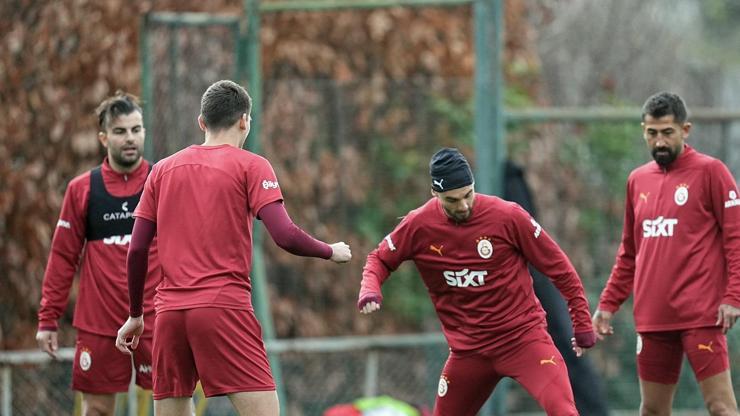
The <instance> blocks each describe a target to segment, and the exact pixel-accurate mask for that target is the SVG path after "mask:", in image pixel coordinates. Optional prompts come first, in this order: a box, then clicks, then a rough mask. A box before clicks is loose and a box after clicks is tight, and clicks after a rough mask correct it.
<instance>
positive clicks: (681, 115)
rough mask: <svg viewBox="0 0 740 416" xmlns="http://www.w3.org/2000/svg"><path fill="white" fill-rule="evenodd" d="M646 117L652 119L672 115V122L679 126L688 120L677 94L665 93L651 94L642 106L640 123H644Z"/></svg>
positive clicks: (682, 102)
mask: <svg viewBox="0 0 740 416" xmlns="http://www.w3.org/2000/svg"><path fill="white" fill-rule="evenodd" d="M647 115H649V116H651V117H653V118H661V117H665V116H671V115H672V116H673V120H674V121H675V122H676V123H679V124H681V123H683V122H685V121H686V119H688V111H687V110H686V103H684V101H683V99H682V98H681V97H680V96H678V94H673V93H671V92H666V91H662V92H659V93H657V94H653V95H652V96H650V98H648V99H647V101H645V104H643V106H642V121H645V116H647Z"/></svg>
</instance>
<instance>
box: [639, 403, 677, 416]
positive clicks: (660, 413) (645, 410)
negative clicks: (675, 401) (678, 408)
mask: <svg viewBox="0 0 740 416" xmlns="http://www.w3.org/2000/svg"><path fill="white" fill-rule="evenodd" d="M670 414H671V406H670V405H668V406H666V405H664V404H658V403H650V402H645V401H643V402H642V403H640V416H670Z"/></svg>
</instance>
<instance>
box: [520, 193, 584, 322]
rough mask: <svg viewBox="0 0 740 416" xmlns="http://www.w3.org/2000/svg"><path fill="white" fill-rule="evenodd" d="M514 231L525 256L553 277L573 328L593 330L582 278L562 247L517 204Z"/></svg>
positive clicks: (551, 278) (541, 270)
mask: <svg viewBox="0 0 740 416" xmlns="http://www.w3.org/2000/svg"><path fill="white" fill-rule="evenodd" d="M512 219H513V223H514V230H513V232H514V235H515V238H516V240H517V241H518V243H519V248H520V249H521V250H522V254H523V255H524V257H525V258H526V259H527V261H529V262H530V263H532V265H533V266H534V267H535V268H537V270H539V271H540V272H542V273H543V274H544V275H546V276H548V277H549V278H550V280H552V282H553V284H555V287H557V288H558V290H559V291H560V293H561V294H562V295H563V297H564V298H565V300H566V301H567V302H568V311H569V313H570V318H571V320H572V321H573V329H574V332H590V331H592V326H591V313H590V311H589V307H588V301H587V300H586V292H585V291H584V290H583V284H581V279H580V277H578V273H576V269H575V268H574V267H573V264H571V262H570V260H569V259H568V257H567V256H566V255H565V253H564V252H563V250H561V249H560V247H559V246H558V245H557V243H555V241H553V239H552V238H551V237H550V236H549V235H548V234H547V232H545V230H544V229H543V228H542V227H541V226H540V225H539V224H538V223H537V221H535V220H534V219H533V218H532V217H531V216H530V215H529V213H527V211H525V210H524V209H523V208H522V207H520V206H519V205H516V204H514V205H513V208H512Z"/></svg>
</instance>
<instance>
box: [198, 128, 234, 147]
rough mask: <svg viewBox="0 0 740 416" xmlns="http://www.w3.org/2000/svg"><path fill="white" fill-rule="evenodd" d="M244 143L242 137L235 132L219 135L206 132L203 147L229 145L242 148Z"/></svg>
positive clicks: (219, 133) (224, 132) (225, 132)
mask: <svg viewBox="0 0 740 416" xmlns="http://www.w3.org/2000/svg"><path fill="white" fill-rule="evenodd" d="M242 142H243V140H242V138H241V137H240V135H238V134H234V132H231V131H228V130H227V131H223V132H218V133H210V132H206V137H205V141H204V142H203V146H221V145H224V144H228V145H230V146H234V147H241V146H240V145H241V143H242Z"/></svg>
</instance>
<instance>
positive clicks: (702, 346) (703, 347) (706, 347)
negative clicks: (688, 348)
mask: <svg viewBox="0 0 740 416" xmlns="http://www.w3.org/2000/svg"><path fill="white" fill-rule="evenodd" d="M712 342H714V341H711V342H709V344H699V345H698V346H697V348H699V351H702V350H704V351H709V352H714V350H712Z"/></svg>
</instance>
